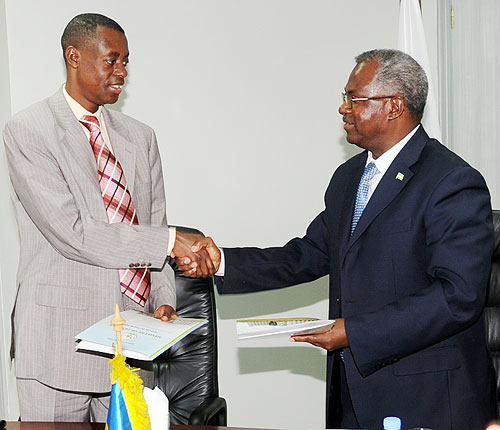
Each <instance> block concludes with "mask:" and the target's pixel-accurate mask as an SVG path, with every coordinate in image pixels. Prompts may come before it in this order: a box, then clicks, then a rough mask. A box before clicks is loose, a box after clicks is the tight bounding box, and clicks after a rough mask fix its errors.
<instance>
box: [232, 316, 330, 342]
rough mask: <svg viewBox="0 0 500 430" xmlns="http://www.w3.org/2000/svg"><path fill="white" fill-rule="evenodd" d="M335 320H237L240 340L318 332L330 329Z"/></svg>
mask: <svg viewBox="0 0 500 430" xmlns="http://www.w3.org/2000/svg"><path fill="white" fill-rule="evenodd" d="M334 324H335V320H320V319H318V318H258V319H246V320H236V332H237V334H238V340H244V339H251V338H254V337H261V336H272V335H279V334H281V335H288V336H290V335H292V334H317V333H324V332H325V331H328V330H330V329H331V328H332V327H333V325H334Z"/></svg>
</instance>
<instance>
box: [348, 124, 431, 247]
mask: <svg viewBox="0 0 500 430" xmlns="http://www.w3.org/2000/svg"><path fill="white" fill-rule="evenodd" d="M428 140H429V136H428V135H427V133H426V132H425V130H424V129H423V128H422V126H420V128H419V129H418V130H417V132H416V133H415V135H414V136H412V138H411V139H410V140H409V141H408V143H407V144H406V145H405V146H404V148H403V149H402V150H401V152H400V153H399V154H398V155H397V157H396V158H395V159H394V161H393V162H392V164H391V165H390V167H389V169H388V170H387V172H385V174H384V176H383V178H382V180H381V181H380V183H379V184H378V186H377V189H376V190H375V192H374V193H373V195H372V196H371V198H370V200H369V202H368V204H367V206H366V208H365V210H364V212H363V215H362V216H361V218H360V220H359V222H358V224H357V226H356V229H355V230H354V232H353V234H352V236H351V238H350V240H349V243H348V247H347V248H349V247H350V246H352V244H353V243H354V242H356V240H357V239H358V238H359V237H360V236H361V235H362V234H363V232H364V231H365V230H366V229H367V228H368V227H369V226H370V224H371V223H372V222H373V220H374V219H375V218H376V217H377V216H378V215H379V214H380V212H382V211H383V210H384V209H385V208H386V207H387V206H388V205H389V204H390V203H391V202H392V201H393V200H394V198H395V197H396V196H397V195H398V194H399V193H400V192H401V191H402V190H403V189H404V188H405V187H406V185H407V184H408V183H409V182H410V180H411V178H412V177H413V172H412V170H411V166H413V165H414V164H415V163H416V162H417V161H418V159H419V157H420V154H421V152H422V149H423V148H424V146H425V144H426V142H427V141H428ZM363 167H364V166H363ZM354 193H356V191H355V192H354ZM351 217H352V214H351Z"/></svg>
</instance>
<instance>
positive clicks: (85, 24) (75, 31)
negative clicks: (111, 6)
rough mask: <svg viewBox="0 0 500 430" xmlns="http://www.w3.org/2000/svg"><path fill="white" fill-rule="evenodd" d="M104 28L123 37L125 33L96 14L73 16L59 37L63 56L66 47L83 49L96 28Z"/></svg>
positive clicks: (112, 21) (109, 19)
mask: <svg viewBox="0 0 500 430" xmlns="http://www.w3.org/2000/svg"><path fill="white" fill-rule="evenodd" d="M98 26H101V27H106V28H110V29H111V30H116V31H119V32H120V33H122V34H123V35H125V31H124V30H123V28H121V27H120V24H118V23H117V22H116V21H114V20H112V19H111V18H108V17H107V16H104V15H101V14H98V13H82V14H80V15H77V16H75V17H74V18H73V19H72V20H71V21H70V22H69V23H68V25H67V26H66V28H65V29H64V31H63V34H62V36H61V46H62V50H63V56H64V55H65V53H66V49H67V48H68V46H74V47H75V48H77V49H81V48H82V47H84V46H85V45H86V44H87V43H88V41H89V40H90V39H92V38H93V37H94V36H95V33H96V31H97V27H98Z"/></svg>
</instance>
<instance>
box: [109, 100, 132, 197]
mask: <svg viewBox="0 0 500 430" xmlns="http://www.w3.org/2000/svg"><path fill="white" fill-rule="evenodd" d="M103 116H104V121H105V122H106V130H107V131H108V135H109V139H110V140H111V145H112V146H113V151H114V154H115V157H116V159H117V160H118V161H119V162H120V165H121V166H122V170H123V173H124V174H125V178H126V180H127V187H128V189H129V191H130V194H131V195H132V196H133V190H134V184H135V163H136V147H135V145H134V144H133V143H132V142H130V139H129V136H128V131H127V129H126V127H125V126H124V125H123V123H122V122H121V121H120V119H119V118H117V116H116V115H113V112H112V111H110V110H108V109H106V108H103Z"/></svg>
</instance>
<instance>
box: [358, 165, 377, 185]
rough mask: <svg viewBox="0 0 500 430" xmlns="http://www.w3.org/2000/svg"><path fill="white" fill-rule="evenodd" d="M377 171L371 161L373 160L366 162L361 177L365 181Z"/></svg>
mask: <svg viewBox="0 0 500 430" xmlns="http://www.w3.org/2000/svg"><path fill="white" fill-rule="evenodd" d="M377 173H378V169H377V166H375V163H373V162H371V163H368V165H367V166H366V167H365V170H364V172H363V176H362V179H363V180H365V181H369V180H370V179H372V178H373V177H374V176H375V175H376V174H377Z"/></svg>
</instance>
